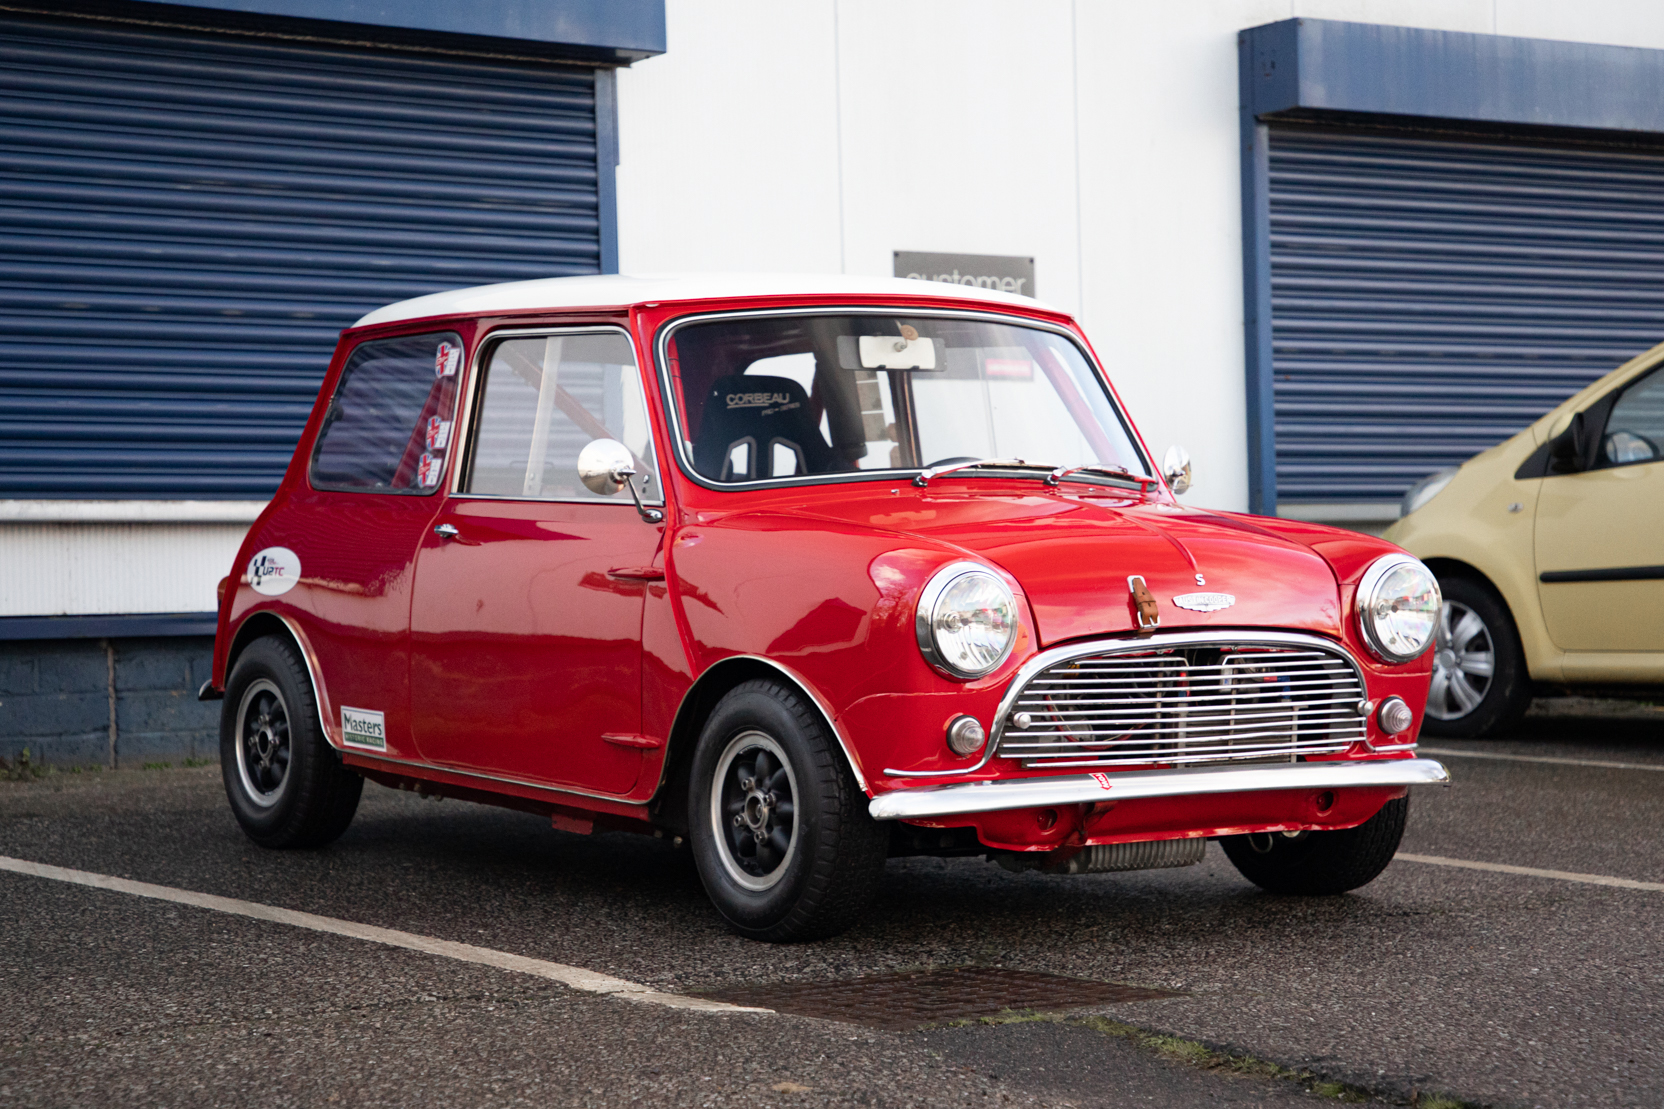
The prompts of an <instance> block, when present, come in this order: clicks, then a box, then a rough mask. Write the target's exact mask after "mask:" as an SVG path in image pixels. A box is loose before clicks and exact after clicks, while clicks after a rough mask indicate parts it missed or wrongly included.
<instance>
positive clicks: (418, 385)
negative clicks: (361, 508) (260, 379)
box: [312, 331, 462, 496]
mask: <svg viewBox="0 0 1664 1109" xmlns="http://www.w3.org/2000/svg"><path fill="white" fill-rule="evenodd" d="M461 369H462V337H461V336H460V335H458V334H456V333H455V332H453V331H445V332H437V333H434V334H429V335H408V336H403V337H401V338H398V339H376V340H372V341H371V342H367V343H361V344H359V346H358V347H357V348H356V349H355V350H354V351H353V352H352V355H351V356H350V357H349V358H348V359H347V365H346V368H345V369H344V370H342V372H341V382H340V384H339V385H337V386H336V388H335V396H334V398H332V399H331V400H330V402H329V411H328V412H327V413H325V415H324V425H323V429H322V430H321V431H320V432H319V433H318V445H317V447H316V448H315V449H314V450H313V452H312V484H313V486H314V487H315V488H318V489H338V490H343V491H347V492H355V493H401V494H405V495H417V496H424V495H426V494H428V493H431V492H433V491H434V490H435V489H436V488H438V487H439V479H440V476H441V475H442V474H443V473H444V472H445V456H446V454H447V453H448V452H449V450H450V447H451V421H452V420H453V419H454V418H455V417H454V412H455V409H456V387H457V381H458V380H459V378H460V376H461Z"/></svg>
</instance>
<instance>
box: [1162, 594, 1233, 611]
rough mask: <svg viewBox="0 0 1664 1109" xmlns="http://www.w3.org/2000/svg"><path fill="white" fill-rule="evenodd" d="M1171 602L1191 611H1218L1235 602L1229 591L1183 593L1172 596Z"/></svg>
mask: <svg viewBox="0 0 1664 1109" xmlns="http://www.w3.org/2000/svg"><path fill="white" fill-rule="evenodd" d="M1173 603H1174V604H1176V605H1178V606H1179V607H1180V608H1188V609H1189V610H1190V611H1191V612H1218V611H1219V610H1220V609H1222V608H1230V607H1231V606H1232V605H1234V604H1236V598H1235V597H1233V596H1231V595H1230V594H1229V593H1185V594H1182V595H1180V596H1177V597H1174V598H1173Z"/></svg>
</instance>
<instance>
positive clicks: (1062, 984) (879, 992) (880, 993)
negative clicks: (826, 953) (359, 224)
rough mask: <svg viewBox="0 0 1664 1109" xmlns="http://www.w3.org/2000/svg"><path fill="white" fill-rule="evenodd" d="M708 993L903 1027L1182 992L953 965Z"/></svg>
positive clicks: (1150, 998) (1148, 998)
mask: <svg viewBox="0 0 1664 1109" xmlns="http://www.w3.org/2000/svg"><path fill="white" fill-rule="evenodd" d="M707 996H709V997H711V998H712V999H714V1000H717V1001H729V1002H733V1003H734V1004H736V1005H760V1006H763V1007H765V1008H769V1009H775V1010H778V1011H779V1012H782V1013H793V1014H796V1015H797V1016H802V1017H823V1018H825V1019H827V1020H840V1021H844V1022H846V1023H848V1024H864V1025H867V1026H869V1027H872V1028H892V1029H907V1028H919V1027H921V1026H923V1025H926V1024H938V1023H941V1022H943V1021H951V1020H964V1019H967V1018H970V1017H985V1016H992V1015H993V1014H995V1013H999V1012H1003V1011H1005V1010H1007V1009H1039V1010H1044V1011H1054V1010H1058V1009H1078V1008H1081V1007H1083V1006H1087V1005H1108V1004H1114V1003H1115V1002H1121V1001H1154V1000H1159V999H1161V998H1164V997H1181V996H1183V995H1182V994H1178V993H1174V992H1172V991H1171V990H1148V989H1143V988H1141V987H1138V986H1123V985H1120V984H1119V983H1116V982H1093V981H1089V980H1088V979H1085V978H1064V977H1062V976H1061V975H1056V974H1037V973H1034V972H1032V971H1026V970H1007V969H1006V968H1005V967H954V968H952V969H949V970H925V971H913V972H910V973H905V974H871V975H866V976H864V977H861V978H846V979H843V980H841V981H837V982H799V983H778V984H775V985H769V986H745V987H742V988H739V989H732V990H721V991H718V992H716V993H712V994H709V995H707Z"/></svg>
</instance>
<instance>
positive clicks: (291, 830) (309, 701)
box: [220, 636, 364, 847]
mask: <svg viewBox="0 0 1664 1109" xmlns="http://www.w3.org/2000/svg"><path fill="white" fill-rule="evenodd" d="M220 772H221V774H222V775H223V777H224V778H225V793H226V796H227V797H228V798H229V799H230V801H231V812H232V813H233V815H235V816H236V818H237V823H238V824H241V825H242V827H243V831H244V832H245V833H247V835H248V838H249V839H252V840H253V841H254V842H255V843H258V844H259V845H260V846H262V847H322V846H323V845H324V844H326V843H330V842H333V841H334V840H335V839H336V838H338V837H339V836H340V835H341V833H342V832H344V831H346V830H347V825H348V824H350V823H351V822H352V818H353V814H354V813H355V812H357V811H358V799H359V796H360V795H361V794H362V793H363V791H364V779H363V778H362V777H360V776H359V775H358V774H355V773H353V772H352V771H351V770H348V769H347V768H346V767H345V766H343V765H341V759H340V756H338V755H336V753H335V751H334V750H333V749H332V748H331V747H330V745H329V742H328V741H327V740H326V739H325V738H324V735H323V731H322V725H321V724H320V723H319V721H318V701H317V694H316V693H315V692H314V691H313V689H312V682H311V679H310V678H309V677H308V675H307V672H306V666H305V664H303V663H302V662H301V659H300V655H299V653H298V652H296V650H295V649H294V647H293V646H291V645H290V644H289V643H287V642H286V641H284V640H282V639H277V638H275V637H271V636H267V637H266V638H263V639H257V640H255V641H254V642H253V643H250V644H249V645H248V648H247V649H246V650H244V651H243V653H242V654H241V655H240V656H238V658H237V665H236V666H235V667H234V668H233V669H232V671H231V677H230V679H229V680H228V681H227V682H226V683H225V700H224V702H222V708H221V709H220Z"/></svg>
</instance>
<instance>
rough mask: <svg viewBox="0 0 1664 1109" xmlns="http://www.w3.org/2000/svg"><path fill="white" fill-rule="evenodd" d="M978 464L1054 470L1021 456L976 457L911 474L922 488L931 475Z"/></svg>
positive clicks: (928, 482) (1002, 467)
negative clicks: (971, 459) (967, 460)
mask: <svg viewBox="0 0 1664 1109" xmlns="http://www.w3.org/2000/svg"><path fill="white" fill-rule="evenodd" d="M978 466H992V467H995V468H997V469H1001V470H1048V471H1052V472H1055V467H1053V466H1052V464H1051V463H1050V462H1025V461H1023V460H1022V459H1021V458H978V459H975V460H974V461H971V462H949V463H946V464H944V465H941V466H932V467H931V468H930V469H928V470H920V471H919V472H918V473H916V474H914V475H913V484H914V485H917V486H918V487H919V488H921V489H923V488H924V487H925V486H926V485H929V484H930V479H931V478H933V477H941V476H942V475H943V474H951V473H952V472H953V471H955V470H974V469H976V468H977V467H978Z"/></svg>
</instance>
